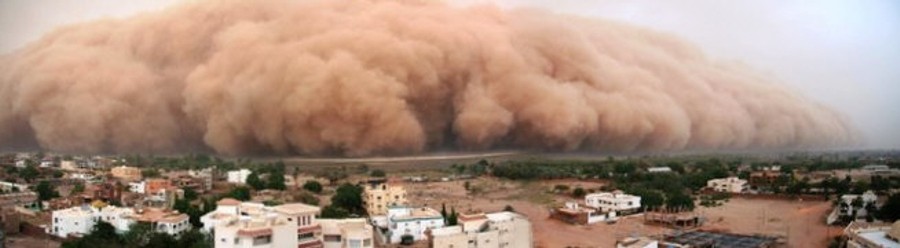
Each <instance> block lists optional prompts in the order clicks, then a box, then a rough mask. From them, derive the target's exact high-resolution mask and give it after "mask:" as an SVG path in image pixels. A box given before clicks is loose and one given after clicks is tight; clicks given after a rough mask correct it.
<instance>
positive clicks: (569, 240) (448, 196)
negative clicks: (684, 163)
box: [406, 178, 667, 248]
mask: <svg viewBox="0 0 900 248" xmlns="http://www.w3.org/2000/svg"><path fill="white" fill-rule="evenodd" d="M463 184H464V183H463V181H456V182H433V183H416V184H407V185H406V187H407V192H408V193H407V194H408V196H407V197H408V198H409V199H410V202H411V203H412V204H415V205H424V206H430V207H433V208H435V209H438V210H439V209H440V208H441V204H442V203H445V204H447V208H448V211H450V210H449V209H450V208H451V207H454V208H456V210H457V211H459V212H465V211H476V212H478V211H482V212H494V211H500V210H502V209H503V208H504V207H505V206H506V205H509V206H511V207H513V209H515V211H516V212H518V213H521V214H523V215H525V216H526V217H528V219H529V220H530V221H531V223H532V227H533V233H534V240H535V243H536V247H548V248H549V247H612V246H614V245H615V242H616V240H617V239H619V238H623V237H627V236H630V235H651V234H661V233H665V232H667V229H665V228H661V227H657V226H645V225H643V223H642V222H643V219H642V218H641V217H639V216H634V217H629V218H623V219H620V221H619V222H618V223H616V224H612V225H609V224H595V225H590V226H579V225H570V224H567V223H564V222H561V221H558V220H555V219H550V218H549V216H550V212H549V210H550V208H551V207H552V206H554V205H559V204H562V203H564V202H565V201H569V200H574V199H573V198H570V197H568V196H566V195H557V194H552V193H549V190H550V189H551V188H552V187H553V186H554V185H557V184H565V185H569V186H570V187H572V188H575V187H583V188H585V189H593V188H599V187H601V186H603V183H601V182H586V181H577V180H553V181H543V182H532V183H522V182H513V181H507V180H496V179H487V178H479V179H473V180H471V185H472V187H479V188H481V190H482V193H478V194H469V193H467V192H466V190H465V188H464V186H463Z"/></svg>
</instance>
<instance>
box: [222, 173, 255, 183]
mask: <svg viewBox="0 0 900 248" xmlns="http://www.w3.org/2000/svg"><path fill="white" fill-rule="evenodd" d="M250 173H253V171H250V170H248V169H240V170H233V171H228V173H227V175H228V177H227V180H228V182H229V183H236V184H246V183H247V177H248V176H250Z"/></svg>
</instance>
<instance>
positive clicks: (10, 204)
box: [0, 191, 38, 209]
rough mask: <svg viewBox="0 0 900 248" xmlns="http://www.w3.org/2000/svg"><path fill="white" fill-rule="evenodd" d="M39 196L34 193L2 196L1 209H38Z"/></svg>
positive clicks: (26, 192)
mask: <svg viewBox="0 0 900 248" xmlns="http://www.w3.org/2000/svg"><path fill="white" fill-rule="evenodd" d="M37 203H38V195H37V193H34V192H32V191H23V192H13V193H6V194H0V209H4V208H15V207H23V208H30V209H37V207H38V204H37Z"/></svg>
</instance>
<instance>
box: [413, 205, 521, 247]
mask: <svg viewBox="0 0 900 248" xmlns="http://www.w3.org/2000/svg"><path fill="white" fill-rule="evenodd" d="M458 223H459V225H457V226H447V227H441V228H435V229H431V230H429V232H428V239H429V240H430V241H431V243H430V244H429V245H430V247H432V248H453V247H473V248H487V247H490V248H501V247H511V248H512V247H533V241H534V240H533V237H532V233H531V222H529V221H528V219H527V218H525V217H523V216H522V215H519V214H517V213H513V212H497V213H490V214H483V213H476V214H462V215H460V216H459V217H458Z"/></svg>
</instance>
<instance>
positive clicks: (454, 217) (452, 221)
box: [447, 207, 459, 226]
mask: <svg viewBox="0 0 900 248" xmlns="http://www.w3.org/2000/svg"><path fill="white" fill-rule="evenodd" d="M458 217H459V215H458V214H457V213H456V208H454V207H451V208H450V217H447V226H455V225H456V224H457V222H458V221H459V220H458V219H457V218H458Z"/></svg>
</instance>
